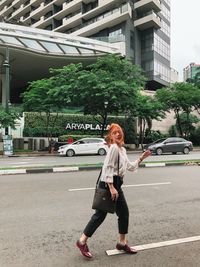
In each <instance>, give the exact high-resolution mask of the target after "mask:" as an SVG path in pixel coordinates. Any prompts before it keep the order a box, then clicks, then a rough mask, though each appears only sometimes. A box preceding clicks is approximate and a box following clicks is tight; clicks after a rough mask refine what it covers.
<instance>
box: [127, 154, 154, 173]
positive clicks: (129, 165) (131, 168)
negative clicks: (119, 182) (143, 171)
mask: <svg viewBox="0 0 200 267" xmlns="http://www.w3.org/2000/svg"><path fill="white" fill-rule="evenodd" d="M151 154H152V153H151V151H150V150H146V151H145V152H144V153H142V155H141V156H140V157H139V158H138V159H137V160H136V161H134V162H130V160H129V159H128V157H127V169H128V170H129V171H136V170H137V168H138V166H139V164H140V163H141V162H142V161H143V160H144V159H145V158H147V157H149V156H150V155H151Z"/></svg>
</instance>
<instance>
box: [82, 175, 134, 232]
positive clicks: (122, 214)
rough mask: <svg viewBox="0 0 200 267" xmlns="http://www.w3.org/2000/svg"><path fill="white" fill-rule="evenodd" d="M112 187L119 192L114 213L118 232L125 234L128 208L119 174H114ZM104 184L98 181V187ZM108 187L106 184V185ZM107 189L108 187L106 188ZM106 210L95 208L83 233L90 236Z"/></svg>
mask: <svg viewBox="0 0 200 267" xmlns="http://www.w3.org/2000/svg"><path fill="white" fill-rule="evenodd" d="M113 185H114V187H115V188H116V189H117V191H118V193H119V197H118V199H117V203H116V214H117V216H118V230H119V234H127V233H128V223H129V210H128V206H127V203H126V199H125V197H124V193H123V191H122V189H121V185H122V182H121V180H120V177H119V176H114V182H113ZM105 186H106V184H105V183H104V182H101V183H100V187H104V188H105ZM107 188H108V186H107ZM108 190H109V188H108ZM106 215H107V212H104V211H100V210H96V211H95V213H94V214H93V215H92V217H91V219H90V221H89V222H88V224H87V225H86V227H85V229H84V231H83V233H84V234H85V235H86V236H88V237H91V236H92V235H93V234H94V232H95V231H96V229H97V228H98V227H99V226H100V225H101V224H102V222H103V221H104V220H105V218H106Z"/></svg>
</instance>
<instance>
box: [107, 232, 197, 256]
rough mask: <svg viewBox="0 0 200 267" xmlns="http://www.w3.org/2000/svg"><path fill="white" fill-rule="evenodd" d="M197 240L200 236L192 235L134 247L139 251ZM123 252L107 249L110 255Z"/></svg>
mask: <svg viewBox="0 0 200 267" xmlns="http://www.w3.org/2000/svg"><path fill="white" fill-rule="evenodd" d="M195 241H200V236H191V237H186V238H180V239H174V240H168V241H163V242H158V243H150V244H144V245H138V246H133V247H132V248H134V249H136V250H137V251H140V250H146V249H152V248H160V247H166V246H172V245H178V244H183V243H189V242H195ZM123 253H125V252H124V251H120V250H117V249H112V250H107V251H106V254H107V255H108V256H113V255H117V254H123Z"/></svg>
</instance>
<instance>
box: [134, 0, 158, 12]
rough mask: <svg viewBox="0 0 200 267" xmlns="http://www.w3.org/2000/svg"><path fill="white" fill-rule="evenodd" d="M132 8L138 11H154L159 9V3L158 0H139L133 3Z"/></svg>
mask: <svg viewBox="0 0 200 267" xmlns="http://www.w3.org/2000/svg"><path fill="white" fill-rule="evenodd" d="M134 9H135V10H136V11H138V12H140V13H141V12H147V11H150V10H154V11H155V12H160V11H161V3H160V1H159V0H140V1H138V2H136V3H135V4H134Z"/></svg>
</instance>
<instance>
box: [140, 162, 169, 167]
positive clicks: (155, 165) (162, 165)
mask: <svg viewBox="0 0 200 267" xmlns="http://www.w3.org/2000/svg"><path fill="white" fill-rule="evenodd" d="M165 165H166V164H165V163H164V162H158V163H156V162H155V163H145V167H147V168H151V167H165Z"/></svg>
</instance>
